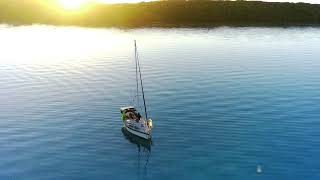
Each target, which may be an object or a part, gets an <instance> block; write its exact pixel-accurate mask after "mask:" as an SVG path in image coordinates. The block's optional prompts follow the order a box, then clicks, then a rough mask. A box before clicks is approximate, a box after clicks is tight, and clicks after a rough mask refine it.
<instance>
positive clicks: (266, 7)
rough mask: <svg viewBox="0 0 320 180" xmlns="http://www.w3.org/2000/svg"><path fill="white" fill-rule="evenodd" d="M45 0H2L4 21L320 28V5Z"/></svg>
mask: <svg viewBox="0 0 320 180" xmlns="http://www.w3.org/2000/svg"><path fill="white" fill-rule="evenodd" d="M44 2H45V1H42V0H1V1H0V21H1V23H8V24H15V25H20V24H52V25H76V26H90V27H96V26H98V27H110V26H114V27H151V26H154V27H207V26H220V25H231V26H232V25H234V26H292V25H293V26H300V25H320V5H312V4H307V3H296V4H295V3H275V2H272V3H271V2H258V1H205V0H194V1H179V0H171V1H158V2H145V3H138V4H113V5H107V4H91V5H90V6H89V7H88V8H86V9H84V10H82V11H79V12H76V11H74V12H67V11H66V10H63V9H61V8H58V7H56V6H55V7H54V6H52V5H50V3H44Z"/></svg>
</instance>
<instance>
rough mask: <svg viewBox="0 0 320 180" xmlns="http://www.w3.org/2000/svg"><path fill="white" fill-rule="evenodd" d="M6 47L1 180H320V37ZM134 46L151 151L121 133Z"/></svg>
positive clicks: (0, 94) (41, 38)
mask: <svg viewBox="0 0 320 180" xmlns="http://www.w3.org/2000/svg"><path fill="white" fill-rule="evenodd" d="M0 39H1V41H0V49H1V52H0V63H1V66H0V112H1V113H0V119H1V121H0V144H1V148H0V157H1V161H0V169H1V171H0V179H33V180H36V179H110V180H117V179H119V180H121V179H153V180H157V179H159V180H160V179H167V180H171V179H172V180H173V179H178V178H179V179H197V180H198V179H268V180H269V179H290V180H291V179H319V178H320V161H319V160H320V131H319V128H320V80H319V78H320V72H319V69H320V58H319V57H320V51H319V48H320V29H317V28H287V29H285V28H216V29H138V30H118V29H86V28H76V27H53V26H37V25H35V26H26V27H9V26H6V25H1V26H0ZM133 39H137V41H138V46H139V53H140V57H141V64H142V71H143V77H144V84H145V91H146V98H147V104H148V109H149V115H150V116H151V117H152V119H153V122H154V126H155V127H154V131H153V143H152V145H151V146H148V145H146V144H144V143H143V142H141V141H137V140H136V139H134V138H133V137H132V136H128V135H126V133H124V132H122V130H121V128H122V121H121V120H120V113H119V107H120V106H123V105H127V104H128V103H129V102H130V101H129V99H130V98H129V97H130V95H131V94H132V91H133V88H134V81H133V80H134V76H133V75H134V70H135V69H134V64H133ZM257 166H260V167H261V171H262V172H261V173H258V172H257Z"/></svg>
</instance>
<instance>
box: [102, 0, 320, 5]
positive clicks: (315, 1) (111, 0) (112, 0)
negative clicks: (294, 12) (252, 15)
mask: <svg viewBox="0 0 320 180" xmlns="http://www.w3.org/2000/svg"><path fill="white" fill-rule="evenodd" d="M98 1H101V2H106V3H116V2H129V3H130V2H133V3H134V2H139V1H143V0H98ZM145 1H150V0H145ZM263 1H271V2H276V1H277V2H306V3H313V4H320V0H263Z"/></svg>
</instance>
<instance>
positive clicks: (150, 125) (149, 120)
mask: <svg viewBox="0 0 320 180" xmlns="http://www.w3.org/2000/svg"><path fill="white" fill-rule="evenodd" d="M148 126H149V127H151V128H152V119H148Z"/></svg>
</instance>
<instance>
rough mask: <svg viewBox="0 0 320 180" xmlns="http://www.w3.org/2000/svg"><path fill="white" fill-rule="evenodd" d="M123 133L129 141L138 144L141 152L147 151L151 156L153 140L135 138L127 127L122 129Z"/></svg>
mask: <svg viewBox="0 0 320 180" xmlns="http://www.w3.org/2000/svg"><path fill="white" fill-rule="evenodd" d="M121 131H122V133H123V135H124V137H125V138H126V139H127V140H129V141H130V142H131V143H132V144H136V145H137V146H138V150H139V152H140V151H141V149H142V148H143V149H142V151H147V152H148V153H149V154H151V145H152V141H151V140H147V139H142V138H140V137H138V136H135V135H133V134H131V133H130V132H128V131H127V130H126V128H125V127H122V129H121Z"/></svg>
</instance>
